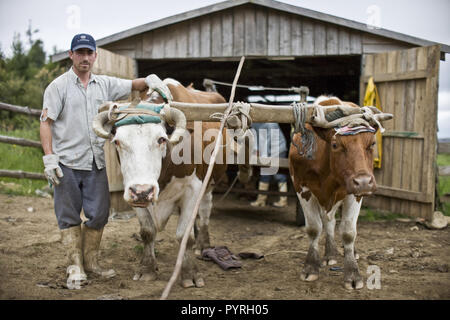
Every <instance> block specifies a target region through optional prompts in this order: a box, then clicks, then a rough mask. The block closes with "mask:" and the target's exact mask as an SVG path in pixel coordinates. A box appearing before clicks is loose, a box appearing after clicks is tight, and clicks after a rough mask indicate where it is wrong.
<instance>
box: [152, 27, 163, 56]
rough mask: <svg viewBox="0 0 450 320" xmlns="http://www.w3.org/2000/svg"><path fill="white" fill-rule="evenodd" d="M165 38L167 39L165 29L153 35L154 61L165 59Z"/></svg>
mask: <svg viewBox="0 0 450 320" xmlns="http://www.w3.org/2000/svg"><path fill="white" fill-rule="evenodd" d="M164 38H165V28H163V29H161V30H158V31H155V32H154V33H153V45H152V46H153V48H152V58H153V59H162V58H164Z"/></svg>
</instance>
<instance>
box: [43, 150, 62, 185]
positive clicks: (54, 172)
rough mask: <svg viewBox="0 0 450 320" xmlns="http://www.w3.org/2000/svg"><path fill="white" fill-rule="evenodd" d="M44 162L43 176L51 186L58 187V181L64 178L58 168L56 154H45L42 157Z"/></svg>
mask: <svg viewBox="0 0 450 320" xmlns="http://www.w3.org/2000/svg"><path fill="white" fill-rule="evenodd" d="M42 160H43V161H44V166H45V168H44V175H45V177H46V178H47V180H48V182H49V183H50V184H52V185H56V186H57V185H59V179H58V178H62V177H63V176H64V174H63V172H62V170H61V167H60V166H59V156H58V155H57V154H47V155H45V156H43V157H42Z"/></svg>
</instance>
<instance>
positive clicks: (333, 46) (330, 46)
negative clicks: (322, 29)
mask: <svg viewBox="0 0 450 320" xmlns="http://www.w3.org/2000/svg"><path fill="white" fill-rule="evenodd" d="M326 38H327V43H326V47H327V55H337V54H338V53H339V44H338V39H339V38H338V29H337V28H336V27H335V26H334V25H327V27H326Z"/></svg>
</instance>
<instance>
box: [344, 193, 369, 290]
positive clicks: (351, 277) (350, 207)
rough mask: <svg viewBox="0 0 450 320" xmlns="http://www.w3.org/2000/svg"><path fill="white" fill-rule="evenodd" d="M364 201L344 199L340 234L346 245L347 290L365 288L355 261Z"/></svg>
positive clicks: (352, 197) (351, 198) (350, 198)
mask: <svg viewBox="0 0 450 320" xmlns="http://www.w3.org/2000/svg"><path fill="white" fill-rule="evenodd" d="M361 203H362V199H360V201H356V198H355V197H354V196H353V195H348V196H347V197H346V198H345V199H344V204H343V206H342V221H341V224H340V232H341V234H342V242H343V244H344V286H345V288H346V289H349V290H352V289H361V288H362V287H363V286H364V283H363V280H362V277H361V274H360V273H359V268H358V263H357V262H356V259H355V239H356V222H357V221H358V215H359V210H360V208H361Z"/></svg>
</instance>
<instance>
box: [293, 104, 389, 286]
mask: <svg viewBox="0 0 450 320" xmlns="http://www.w3.org/2000/svg"><path fill="white" fill-rule="evenodd" d="M315 104H316V105H318V106H319V108H322V106H323V107H325V106H331V105H342V106H349V107H355V108H359V107H358V106H357V105H355V104H353V103H350V102H342V101H341V100H340V99H338V98H336V97H325V96H321V97H319V98H318V99H317V100H316V102H315ZM322 110H323V109H322ZM391 117H392V115H389V114H381V115H377V117H375V120H374V119H372V120H374V121H367V122H366V123H364V122H365V121H364V120H363V121H362V124H363V126H367V128H368V129H369V130H370V131H375V130H376V129H379V128H378V125H379V124H380V123H379V121H382V120H388V119H390V118H391ZM360 127H361V126H360ZM371 127H372V128H371ZM306 128H307V129H308V130H311V131H312V132H313V136H314V139H315V143H316V150H315V154H314V157H313V159H310V160H308V159H307V158H306V157H304V156H303V155H300V154H299V151H298V149H297V147H296V146H294V145H293V144H292V145H291V147H290V151H289V170H290V174H291V178H292V181H293V184H294V188H295V191H296V192H297V196H298V199H299V201H300V203H301V206H302V208H303V212H304V215H305V221H306V232H307V234H308V237H309V240H310V247H309V251H308V254H307V257H306V260H305V264H304V268H303V271H302V273H301V278H302V280H305V281H315V280H317V279H318V275H319V267H320V266H326V265H333V264H335V263H336V262H337V261H336V259H337V255H338V250H337V248H336V243H335V240H334V229H335V225H336V220H335V213H336V211H337V209H338V208H339V207H341V206H342V210H341V215H342V217H341V223H340V230H339V231H340V233H341V235H342V241H343V246H344V286H345V288H347V289H361V288H362V287H363V281H362V277H361V275H360V273H359V269H358V264H357V262H356V258H357V255H356V253H355V250H354V243H355V238H356V222H357V219H358V215H359V211H360V207H361V202H362V197H363V196H366V195H370V194H372V193H373V192H374V191H375V189H376V183H375V178H374V175H373V156H374V155H373V149H374V146H375V132H370V131H368V130H365V129H364V128H362V130H360V131H362V132H359V133H357V134H350V135H340V134H337V131H336V130H335V128H328V129H324V128H319V127H316V126H311V125H310V124H306ZM372 129H375V130H372ZM353 133H355V132H353ZM293 141H294V143H295V144H297V145H298V146H299V148H301V145H302V142H301V141H302V139H301V134H300V133H297V134H295V135H294V137H293ZM305 144H306V143H305ZM322 229H325V232H326V243H325V256H324V260H323V261H322V262H321V261H320V257H319V248H318V245H319V238H320V235H321V232H322Z"/></svg>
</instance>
